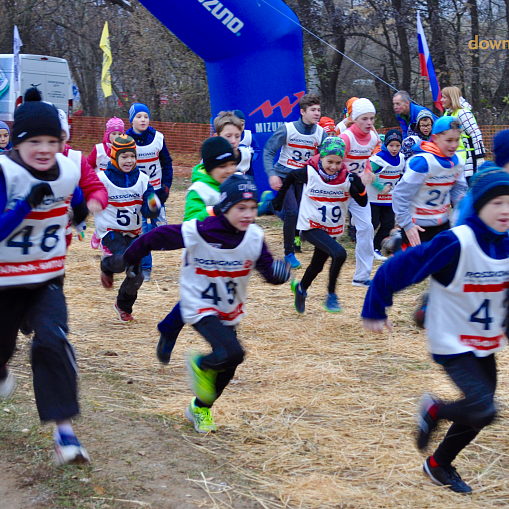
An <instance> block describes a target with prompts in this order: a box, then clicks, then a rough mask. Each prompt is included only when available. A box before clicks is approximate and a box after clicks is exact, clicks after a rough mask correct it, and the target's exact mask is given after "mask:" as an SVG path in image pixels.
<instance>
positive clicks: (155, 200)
mask: <svg viewBox="0 0 509 509" xmlns="http://www.w3.org/2000/svg"><path fill="white" fill-rule="evenodd" d="M166 196H168V195H166ZM147 202H148V208H149V209H150V210H151V212H157V211H158V210H160V209H161V200H160V199H159V197H158V195H157V191H156V192H155V194H151V195H150V197H149V199H148V200H147Z"/></svg>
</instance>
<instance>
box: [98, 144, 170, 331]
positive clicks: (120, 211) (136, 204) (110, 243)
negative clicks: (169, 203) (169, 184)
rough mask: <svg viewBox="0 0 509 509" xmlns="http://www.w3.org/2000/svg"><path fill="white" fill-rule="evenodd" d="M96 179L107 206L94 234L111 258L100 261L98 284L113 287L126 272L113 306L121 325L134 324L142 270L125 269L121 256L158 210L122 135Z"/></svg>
mask: <svg viewBox="0 0 509 509" xmlns="http://www.w3.org/2000/svg"><path fill="white" fill-rule="evenodd" d="M98 176H99V179H100V180H101V182H102V183H103V184H104V187H105V188H106V190H107V191H108V196H109V201H108V206H107V207H106V208H105V209H104V210H103V211H102V212H99V213H98V214H96V215H95V231H96V233H97V236H98V237H99V238H100V239H101V242H102V244H103V246H104V247H106V248H107V249H108V250H109V252H110V253H111V256H105V257H104V258H103V259H102V261H101V283H102V285H103V286H104V287H105V288H107V289H110V288H112V287H113V274H114V273H119V272H124V270H125V271H126V278H125V280H124V282H123V283H122V285H121V286H120V289H119V291H118V297H117V300H116V301H115V304H114V305H113V307H114V309H115V311H116V312H117V314H118V316H119V318H120V321H122V322H124V323H128V322H131V321H132V320H133V316H132V314H131V313H132V312H133V305H134V302H135V301H136V298H137V296H138V290H139V288H140V287H141V285H142V283H143V272H142V269H141V266H135V267H126V266H125V265H124V260H123V258H122V254H123V252H124V251H125V250H126V249H127V247H128V246H129V245H130V244H131V243H132V242H133V241H134V240H135V239H137V238H138V237H139V236H140V235H141V232H142V227H141V220H142V217H147V218H152V217H157V216H158V214H159V210H160V207H161V202H160V201H159V198H158V197H157V195H156V194H155V193H154V188H153V187H152V186H151V185H150V183H149V179H148V176H147V175H145V173H143V172H141V171H140V170H139V169H138V168H137V166H136V143H134V140H133V139H132V138H131V137H130V136H127V135H125V134H123V135H122V136H119V137H118V138H115V141H114V142H113V144H112V145H111V161H110V163H109V164H108V167H107V168H106V171H101V172H100V173H99V174H98Z"/></svg>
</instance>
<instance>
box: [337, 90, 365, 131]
mask: <svg viewBox="0 0 509 509" xmlns="http://www.w3.org/2000/svg"><path fill="white" fill-rule="evenodd" d="M357 99H359V98H358V97H350V99H348V101H346V108H345V109H344V115H345V118H344V119H343V120H342V121H341V122H339V124H338V125H337V126H336V136H339V135H340V134H343V133H344V132H345V131H346V130H347V129H348V128H349V127H352V124H353V120H352V107H353V103H354V102H355V101H357Z"/></svg>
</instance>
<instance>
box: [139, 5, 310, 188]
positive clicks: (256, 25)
mask: <svg viewBox="0 0 509 509" xmlns="http://www.w3.org/2000/svg"><path fill="white" fill-rule="evenodd" d="M140 2H141V3H142V4H143V5H144V6H145V7H146V8H147V9H148V10H149V11H150V12H151V13H152V14H153V15H154V16H155V17H156V18H157V19H158V20H159V21H161V23H163V24H164V25H165V26H166V27H167V28H168V29H169V30H170V31H171V32H173V33H174V34H175V35H176V36H177V37H178V38H179V39H180V40H181V41H182V42H183V43H184V44H186V45H187V46H188V47H189V48H190V49H191V50H192V51H194V52H195V53H196V54H197V55H198V56H200V57H201V58H203V60H205V63H206V69H207V78H208V83H209V93H210V105H211V110H212V116H213V117H214V116H215V115H216V114H217V113H218V112H220V111H221V110H232V109H240V110H242V111H243V112H244V114H245V116H246V129H250V130H251V131H252V132H253V135H254V136H255V138H256V141H257V142H258V144H259V145H260V147H263V146H264V145H265V143H266V141H267V139H268V138H269V137H270V136H271V135H272V133H273V132H274V131H275V130H276V129H277V128H278V126H279V125H280V123H281V122H289V121H292V120H297V119H298V118H299V115H300V112H299V108H298V101H299V99H300V98H301V97H302V96H303V95H304V93H305V90H306V82H305V77H304V59H303V53H302V31H301V29H300V27H299V26H298V25H296V24H295V23H293V22H292V21H291V20H290V19H287V18H286V17H285V16H288V18H291V19H292V20H294V21H297V22H298V19H297V17H296V15H295V14H294V12H293V11H292V10H291V9H290V8H289V7H288V6H287V5H286V4H285V3H284V2H282V1H281V0H242V1H241V2H239V1H236V0H221V1H219V0H185V1H182V0H140ZM268 4H269V5H268ZM271 6H273V7H275V8H276V9H277V10H279V11H281V12H282V13H284V15H282V14H280V13H278V12H277V11H276V10H274V9H273V8H272V7H271ZM254 170H255V178H256V182H257V185H258V187H259V188H261V189H265V188H267V179H266V177H265V172H264V171H263V164H262V158H261V157H260V158H259V159H258V160H257V161H256V162H255V164H254Z"/></svg>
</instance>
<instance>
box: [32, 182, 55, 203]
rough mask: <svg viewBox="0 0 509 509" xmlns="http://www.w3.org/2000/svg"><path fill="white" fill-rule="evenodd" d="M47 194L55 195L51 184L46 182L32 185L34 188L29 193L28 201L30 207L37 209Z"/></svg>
mask: <svg viewBox="0 0 509 509" xmlns="http://www.w3.org/2000/svg"><path fill="white" fill-rule="evenodd" d="M46 196H53V191H52V190H51V187H50V185H49V184H46V183H44V184H37V185H36V186H34V187H32V189H31V190H30V192H29V193H28V196H27V197H26V201H27V202H28V204H29V205H30V207H32V208H33V209H35V208H36V207H38V206H39V205H40V204H41V203H42V201H43V200H44V198H46Z"/></svg>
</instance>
